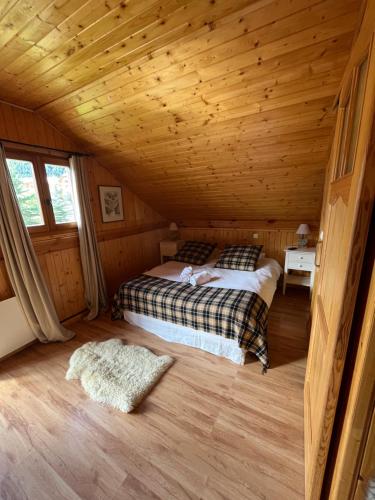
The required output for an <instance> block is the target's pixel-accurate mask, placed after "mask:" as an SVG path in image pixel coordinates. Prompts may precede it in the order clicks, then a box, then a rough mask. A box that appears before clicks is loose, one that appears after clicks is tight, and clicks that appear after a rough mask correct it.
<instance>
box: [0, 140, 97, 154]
mask: <svg viewBox="0 0 375 500" xmlns="http://www.w3.org/2000/svg"><path fill="white" fill-rule="evenodd" d="M0 142H1V143H8V144H18V145H20V146H27V147H29V148H35V149H45V150H48V151H57V152H59V153H67V154H69V155H77V156H93V155H92V154H90V153H80V152H79V151H69V150H68V149H59V148H49V147H47V146H40V145H39V144H30V143H28V142H21V141H12V140H10V139H3V138H1V137H0Z"/></svg>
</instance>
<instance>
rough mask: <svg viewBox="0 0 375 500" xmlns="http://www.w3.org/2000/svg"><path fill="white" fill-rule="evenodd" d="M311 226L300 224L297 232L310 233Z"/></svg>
mask: <svg viewBox="0 0 375 500" xmlns="http://www.w3.org/2000/svg"><path fill="white" fill-rule="evenodd" d="M310 233H311V231H310V228H309V225H308V224H300V225H299V226H298V229H297V231H296V234H310Z"/></svg>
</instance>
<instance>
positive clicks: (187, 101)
mask: <svg viewBox="0 0 375 500" xmlns="http://www.w3.org/2000/svg"><path fill="white" fill-rule="evenodd" d="M342 69H343V67H340V68H337V69H336V70H335V71H331V72H326V73H324V74H317V75H315V76H314V77H312V78H309V79H306V75H304V76H303V77H302V78H301V79H298V78H297V79H293V80H292V81H291V82H290V83H282V78H280V79H279V80H278V81H277V84H276V86H275V87H274V88H275V89H276V90H278V91H280V92H281V91H282V90H283V89H286V92H285V93H284V94H283V93H281V95H280V96H279V97H281V96H283V95H285V96H287V95H289V94H290V93H292V90H290V89H291V88H293V87H294V86H300V85H301V82H302V83H303V84H304V86H308V87H310V86H311V87H313V86H316V84H317V83H318V85H319V86H322V85H324V84H325V81H324V78H327V79H328V78H332V79H333V80H334V84H335V86H336V87H335V88H337V86H338V84H339V83H340V80H341V75H342ZM262 83H264V85H266V88H265V87H264V85H262ZM256 86H257V87H260V89H261V90H259V91H258V95H259V98H260V97H262V96H264V99H260V100H268V99H269V98H270V99H274V98H275V96H276V93H274V88H273V86H272V85H270V84H269V82H260V83H258V84H256ZM254 91H255V89H254V88H251V87H243V88H242V92H243V93H246V94H248V96H250V97H247V99H249V98H251V99H252V100H256V99H257V93H255V92H254ZM182 92H183V95H182V96H181V97H182V99H181V101H179V100H178V97H179V93H177V92H176V93H174V94H173V97H174V98H175V99H177V102H173V103H170V102H169V101H168V100H167V98H166V97H165V98H164V102H163V103H162V104H160V103H159V102H157V103H154V104H153V107H154V108H155V110H158V109H162V108H163V107H167V108H168V106H170V105H171V104H173V105H174V106H176V105H179V106H180V107H182V108H183V107H185V106H188V107H189V110H190V111H192V110H193V109H194V101H193V100H192V98H191V96H188V97H187V98H186V96H185V93H186V89H184V90H183V91H182ZM271 94H272V95H271ZM240 95H241V94H240ZM242 98H243V99H245V96H242ZM204 99H205V101H206V102H208V103H209V104H210V105H212V106H216V107H215V108H208V107H206V108H203V109H204V110H205V114H207V115H208V114H209V113H210V112H211V113H215V112H217V111H220V110H221V109H220V107H221V106H222V105H223V104H224V105H225V104H226V103H227V102H230V100H238V94H237V95H236V96H235V97H228V98H227V99H225V98H223V99H222V100H221V101H217V102H214V103H212V102H209V97H207V98H206V96H205V97H204ZM206 99H207V100H206ZM260 100H259V101H257V102H260ZM195 103H197V104H198V105H200V107H201V104H202V103H201V102H200V99H199V98H195ZM124 104H126V103H124ZM135 104H136V105H138V107H139V103H138V101H137V102H136V103H135ZM242 104H243V106H245V105H246V99H245V102H243V101H242ZM113 106H118V104H115V105H113ZM110 107H111V105H110V106H108V107H106V111H109V114H108V115H103V114H102V108H101V109H99V110H96V114H97V115H98V116H99V118H100V119H102V118H104V117H105V116H107V117H113V119H115V117H116V115H115V114H111V113H110V112H111V110H112V107H111V109H109V108H110ZM116 109H117V108H116ZM136 111H137V108H136V107H134V106H133V107H131V106H129V102H128V107H127V108H126V113H127V114H131V113H134V112H136ZM150 111H151V110H150V109H149V110H148V111H147V113H149V112H150ZM87 115H88V113H87V114H85V115H80V116H79V117H76V118H74V119H73V118H71V119H70V120H69V123H70V124H73V123H81V122H82V119H83V120H84V121H85V123H92V122H93V121H95V119H94V118H93V117H95V111H94V112H92V113H90V117H91V118H92V119H91V120H87ZM138 116H142V115H138Z"/></svg>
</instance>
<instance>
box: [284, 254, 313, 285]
mask: <svg viewBox="0 0 375 500" xmlns="http://www.w3.org/2000/svg"><path fill="white" fill-rule="evenodd" d="M291 270H294V271H308V272H309V273H310V276H298V275H295V274H289V271H291ZM314 276H315V247H314V248H312V247H311V248H310V247H307V248H297V249H296V250H289V249H287V248H286V249H285V266H284V281H283V294H284V295H285V288H286V285H287V284H288V283H291V284H293V285H302V286H308V287H309V288H310V295H311V292H312V289H313V286H314Z"/></svg>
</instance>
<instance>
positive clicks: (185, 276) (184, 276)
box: [180, 266, 193, 283]
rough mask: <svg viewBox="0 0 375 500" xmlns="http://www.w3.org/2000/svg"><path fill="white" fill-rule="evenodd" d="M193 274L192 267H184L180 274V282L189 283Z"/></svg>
mask: <svg viewBox="0 0 375 500" xmlns="http://www.w3.org/2000/svg"><path fill="white" fill-rule="evenodd" d="M192 275H193V268H192V267H191V266H188V267H184V268H183V270H182V271H181V274H180V280H181V281H182V283H189V280H190V278H191V276H192Z"/></svg>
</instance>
